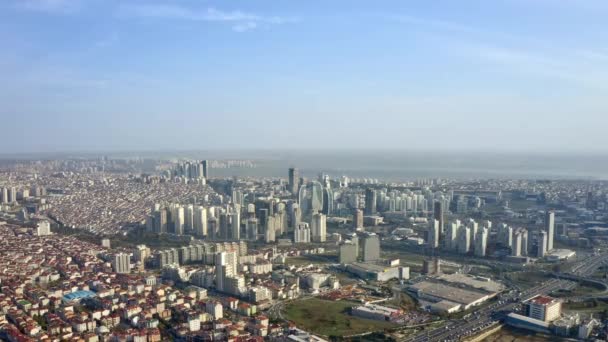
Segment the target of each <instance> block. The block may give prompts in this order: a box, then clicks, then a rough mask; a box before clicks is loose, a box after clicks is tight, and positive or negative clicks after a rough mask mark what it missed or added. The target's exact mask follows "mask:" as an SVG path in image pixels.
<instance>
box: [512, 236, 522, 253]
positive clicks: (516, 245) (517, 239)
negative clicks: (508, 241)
mask: <svg viewBox="0 0 608 342" xmlns="http://www.w3.org/2000/svg"><path fill="white" fill-rule="evenodd" d="M522 241H523V234H522V232H521V231H518V232H516V233H515V234H514V235H513V246H512V247H511V255H512V256H521V246H522Z"/></svg>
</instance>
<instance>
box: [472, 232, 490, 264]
mask: <svg viewBox="0 0 608 342" xmlns="http://www.w3.org/2000/svg"><path fill="white" fill-rule="evenodd" d="M488 235H489V231H488V228H486V227H482V228H481V229H479V230H478V231H477V237H476V238H475V255H476V256H479V257H485V256H486V249H487V247H488Z"/></svg>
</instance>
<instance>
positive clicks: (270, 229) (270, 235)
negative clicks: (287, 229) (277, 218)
mask: <svg viewBox="0 0 608 342" xmlns="http://www.w3.org/2000/svg"><path fill="white" fill-rule="evenodd" d="M275 241H276V231H275V228H274V220H272V219H270V218H269V217H268V218H266V224H265V225H264V242H266V243H271V242H275Z"/></svg>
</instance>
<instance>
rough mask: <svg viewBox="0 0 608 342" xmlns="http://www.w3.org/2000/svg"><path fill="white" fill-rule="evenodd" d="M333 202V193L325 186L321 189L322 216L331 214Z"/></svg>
mask: <svg viewBox="0 0 608 342" xmlns="http://www.w3.org/2000/svg"><path fill="white" fill-rule="evenodd" d="M334 202H335V198H334V191H333V190H332V189H331V188H330V187H329V185H327V186H325V187H324V188H323V214H325V215H331V214H333V212H334Z"/></svg>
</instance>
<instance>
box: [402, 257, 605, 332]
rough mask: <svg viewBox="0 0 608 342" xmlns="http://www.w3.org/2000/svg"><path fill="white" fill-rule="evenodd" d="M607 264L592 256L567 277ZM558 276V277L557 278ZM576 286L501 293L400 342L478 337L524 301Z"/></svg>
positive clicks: (557, 282)
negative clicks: (466, 314) (477, 307)
mask: <svg viewBox="0 0 608 342" xmlns="http://www.w3.org/2000/svg"><path fill="white" fill-rule="evenodd" d="M605 263H608V254H602V255H596V256H592V257H590V258H588V259H586V260H584V261H581V262H579V263H577V264H576V265H574V266H573V267H572V268H571V269H570V272H568V274H571V275H576V276H578V277H581V278H583V277H589V276H591V275H592V274H593V272H595V270H596V269H597V268H598V267H600V266H601V265H603V264H605ZM558 276H559V275H558ZM576 286H577V283H576V282H575V281H572V280H567V279H563V278H557V279H551V280H547V281H545V282H543V283H541V284H539V285H537V286H535V287H533V288H530V289H528V290H525V291H522V292H521V293H519V294H516V293H513V294H511V293H505V294H502V295H500V296H498V301H497V302H496V303H493V304H491V305H490V306H487V307H484V308H482V309H480V310H478V311H476V312H475V313H474V314H472V315H471V316H469V317H468V318H463V319H458V320H452V321H449V322H448V323H446V324H445V325H443V326H442V327H440V328H436V329H434V330H429V331H425V332H422V333H420V334H417V335H415V336H410V337H407V338H405V339H403V340H402V341H412V342H439V341H460V340H462V339H463V338H465V337H468V336H471V335H475V334H478V333H480V332H482V331H484V330H486V329H488V328H490V327H491V326H492V325H494V324H497V323H498V322H500V321H501V320H502V319H504V317H505V315H506V314H507V313H508V312H510V311H513V310H514V309H516V308H517V306H518V305H520V303H521V302H522V301H524V300H527V299H529V298H532V297H534V296H537V295H541V294H548V293H551V292H553V291H555V290H559V289H573V288H574V287H576Z"/></svg>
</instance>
